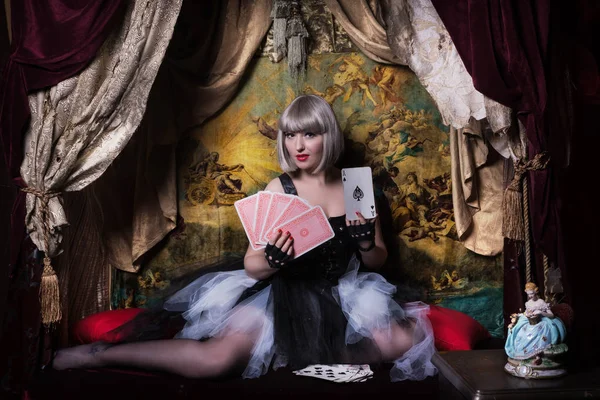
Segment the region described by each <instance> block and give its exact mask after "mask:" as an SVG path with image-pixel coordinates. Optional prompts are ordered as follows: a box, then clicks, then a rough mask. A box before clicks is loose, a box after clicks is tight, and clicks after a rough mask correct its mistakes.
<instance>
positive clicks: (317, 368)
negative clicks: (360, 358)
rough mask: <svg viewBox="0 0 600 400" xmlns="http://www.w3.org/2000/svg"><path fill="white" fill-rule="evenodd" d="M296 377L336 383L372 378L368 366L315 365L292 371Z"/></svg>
mask: <svg viewBox="0 0 600 400" xmlns="http://www.w3.org/2000/svg"><path fill="white" fill-rule="evenodd" d="M293 372H294V374H295V375H298V376H309V377H312V378H318V379H324V380H326V381H330V382H336V383H350V382H364V381H366V380H367V379H370V378H372V377H373V371H371V368H370V367H369V365H368V364H363V365H352V364H332V365H325V364H315V365H309V366H308V367H306V368H302V369H299V370H297V371H293Z"/></svg>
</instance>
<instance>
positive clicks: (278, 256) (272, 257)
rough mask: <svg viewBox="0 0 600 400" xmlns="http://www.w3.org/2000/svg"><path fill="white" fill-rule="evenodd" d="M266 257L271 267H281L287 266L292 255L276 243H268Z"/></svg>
mask: <svg viewBox="0 0 600 400" xmlns="http://www.w3.org/2000/svg"><path fill="white" fill-rule="evenodd" d="M265 258H266V259H267V262H268V263H269V266H270V267H271V268H275V269H280V268H283V267H286V266H287V262H288V261H289V260H290V258H291V256H290V255H289V254H288V253H284V252H283V251H281V249H280V248H279V247H277V246H275V245H272V244H270V243H267V247H265Z"/></svg>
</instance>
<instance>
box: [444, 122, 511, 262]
mask: <svg viewBox="0 0 600 400" xmlns="http://www.w3.org/2000/svg"><path fill="white" fill-rule="evenodd" d="M450 155H451V157H452V204H453V207H454V220H455V222H456V232H457V234H458V238H459V239H460V240H461V242H462V243H463V245H464V246H465V247H466V248H468V249H469V250H471V251H473V252H475V253H477V254H483V255H487V256H493V255H496V254H499V253H500V252H501V251H502V249H503V247H504V240H503V239H504V238H503V236H502V193H503V191H504V187H503V179H504V178H503V177H504V159H503V158H502V157H500V156H499V155H498V154H496V153H494V152H490V151H489V149H488V144H487V142H486V140H485V138H484V134H483V129H482V123H481V122H480V121H476V120H474V119H471V121H470V122H469V125H467V126H466V127H465V128H463V129H456V128H454V127H450Z"/></svg>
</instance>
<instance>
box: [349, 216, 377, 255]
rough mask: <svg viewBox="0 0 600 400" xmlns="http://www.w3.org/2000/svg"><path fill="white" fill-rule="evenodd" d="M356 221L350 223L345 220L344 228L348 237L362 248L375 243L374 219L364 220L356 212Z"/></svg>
mask: <svg viewBox="0 0 600 400" xmlns="http://www.w3.org/2000/svg"><path fill="white" fill-rule="evenodd" d="M356 216H357V217H358V219H357V220H354V221H350V220H349V219H346V226H347V227H348V232H349V233H350V236H351V237H352V238H353V239H354V240H355V241H356V242H357V243H358V244H359V245H361V246H362V247H367V246H369V245H371V243H373V242H374V241H375V219H376V218H377V217H375V218H371V219H365V217H364V216H363V215H362V214H361V213H360V212H358V211H357V212H356Z"/></svg>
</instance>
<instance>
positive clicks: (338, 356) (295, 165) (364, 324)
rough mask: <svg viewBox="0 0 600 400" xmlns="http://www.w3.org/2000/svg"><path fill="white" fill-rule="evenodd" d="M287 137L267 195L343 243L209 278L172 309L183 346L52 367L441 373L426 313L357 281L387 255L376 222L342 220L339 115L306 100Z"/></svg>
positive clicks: (290, 117) (283, 243)
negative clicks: (296, 199) (282, 199)
mask: <svg viewBox="0 0 600 400" xmlns="http://www.w3.org/2000/svg"><path fill="white" fill-rule="evenodd" d="M278 126H279V132H278V141H277V149H278V156H279V162H280V165H281V168H282V169H283V171H284V174H282V175H281V176H280V177H279V178H277V179H274V180H273V181H271V182H270V183H269V184H268V185H267V187H266V190H269V191H273V192H285V193H289V194H294V195H298V196H300V197H302V198H303V199H305V200H306V201H308V202H309V203H310V204H311V205H313V206H316V205H319V206H321V208H322V209H323V211H324V212H325V213H326V215H328V216H329V222H330V224H331V226H332V228H333V230H334V232H335V237H334V238H332V239H331V240H329V241H328V242H326V243H324V244H322V245H320V246H318V247H317V248H315V249H313V250H311V251H310V252H308V253H306V254H304V255H302V256H301V257H299V258H297V259H295V258H294V238H293V237H291V236H290V235H289V233H288V232H277V233H276V234H275V235H272V236H271V237H270V240H269V244H268V245H267V246H266V249H264V250H253V249H252V248H251V247H248V250H247V252H246V255H245V257H244V270H239V271H232V272H220V273H212V274H207V275H205V276H203V277H201V278H199V279H198V280H196V281H195V282H192V283H191V284H190V285H188V286H187V287H186V288H184V289H182V290H181V291H179V292H178V293H176V294H175V295H174V296H173V297H171V298H170V299H169V300H168V301H167V302H166V303H165V308H166V309H167V310H175V311H184V313H183V317H184V318H185V319H186V320H187V323H186V325H185V327H184V328H183V330H182V331H180V332H179V334H178V335H177V340H157V341H148V342H137V343H126V344H119V345H108V344H106V343H96V344H92V345H85V346H78V347H74V348H71V349H65V350H61V351H59V352H58V354H57V355H56V358H55V360H54V363H53V367H54V368H56V369H65V368H74V367H98V366H107V365H111V366H112V365H127V366H135V367H142V368H149V369H158V370H164V371H169V372H173V373H177V374H180V375H184V376H188V377H212V376H219V375H223V374H225V373H228V372H231V371H232V370H234V369H235V368H237V367H244V368H245V370H244V372H243V376H244V377H249V378H250V377H258V376H260V375H262V374H264V373H266V372H267V370H268V368H269V367H270V366H271V365H272V366H273V367H274V368H278V367H281V366H284V365H289V366H290V367H292V368H294V369H296V368H303V367H305V366H307V365H310V364H315V363H325V364H330V363H354V364H356V363H377V362H381V361H393V362H394V368H392V370H391V377H392V380H402V379H424V378H425V377H427V376H431V375H433V374H434V373H435V367H433V365H432V364H431V362H430V360H431V357H432V355H433V353H434V351H435V349H434V346H433V334H432V330H431V326H430V324H429V321H428V320H427V317H426V312H427V306H426V305H424V304H421V303H415V304H409V305H408V306H407V307H406V308H404V309H403V308H402V307H400V306H399V305H398V304H397V303H396V302H395V301H394V300H393V299H392V295H393V294H394V292H395V287H394V286H393V285H391V284H389V283H388V282H387V281H385V279H384V278H383V277H381V276H380V275H379V274H376V273H363V272H360V273H359V272H358V270H359V269H362V268H367V269H377V268H379V267H380V266H381V265H382V264H383V263H384V261H385V259H386V257H387V250H386V247H385V245H384V242H383V240H382V237H381V229H380V225H379V221H378V220H377V219H374V220H366V219H365V218H364V217H363V216H362V215H360V214H358V215H357V216H358V220H356V221H348V220H346V218H345V209H344V196H343V186H342V181H341V176H340V170H339V169H337V168H336V167H335V166H334V164H335V162H336V161H337V160H338V158H339V157H340V155H341V154H342V152H343V136H342V134H341V132H340V130H339V126H338V123H337V121H336V118H335V115H334V114H333V110H332V109H331V107H330V106H329V104H327V102H325V100H323V99H322V98H320V97H318V96H313V95H304V96H300V97H298V98H296V99H295V100H294V101H293V102H292V103H291V104H290V105H289V106H288V107H287V108H286V110H285V111H284V112H283V114H282V116H281V118H280V120H279V125H278ZM207 338H208V339H207ZM200 339H207V340H202V341H200Z"/></svg>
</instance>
